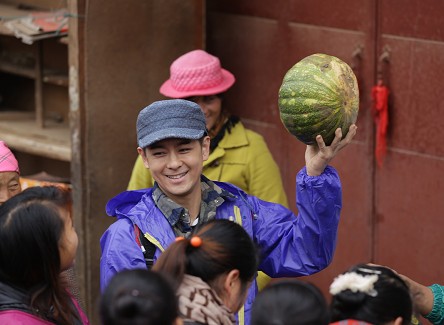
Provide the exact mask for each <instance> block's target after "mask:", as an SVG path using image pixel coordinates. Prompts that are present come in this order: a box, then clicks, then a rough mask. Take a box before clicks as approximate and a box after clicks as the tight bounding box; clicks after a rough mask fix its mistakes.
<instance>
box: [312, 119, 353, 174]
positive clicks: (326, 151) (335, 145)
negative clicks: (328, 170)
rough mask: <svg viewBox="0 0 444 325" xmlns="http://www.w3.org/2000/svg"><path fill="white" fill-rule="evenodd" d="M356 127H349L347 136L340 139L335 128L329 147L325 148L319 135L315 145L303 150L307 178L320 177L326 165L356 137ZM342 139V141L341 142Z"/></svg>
mask: <svg viewBox="0 0 444 325" xmlns="http://www.w3.org/2000/svg"><path fill="white" fill-rule="evenodd" d="M357 128H358V127H357V126H356V125H355V124H352V125H350V128H349V130H348V133H347V136H346V137H345V138H344V139H342V131H341V129H340V128H337V129H336V131H335V138H334V139H333V142H332V143H331V145H329V146H326V145H325V142H324V139H322V136H321V135H318V136H317V137H316V142H317V145H309V146H307V149H306V150H305V165H306V166H307V174H308V175H309V176H318V175H321V174H322V172H323V171H324V169H325V167H327V165H328V163H329V162H330V161H331V160H332V159H333V158H334V157H335V156H336V155H337V153H338V152H339V150H341V149H342V148H344V147H345V146H347V145H348V144H349V143H350V142H351V140H352V139H353V137H354V136H355V135H356V130H357ZM341 139H342V140H341Z"/></svg>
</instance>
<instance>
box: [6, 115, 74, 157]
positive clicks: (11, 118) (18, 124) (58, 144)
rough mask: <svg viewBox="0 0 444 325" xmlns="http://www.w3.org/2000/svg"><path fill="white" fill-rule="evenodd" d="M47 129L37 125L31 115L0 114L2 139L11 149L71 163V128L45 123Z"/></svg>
mask: <svg viewBox="0 0 444 325" xmlns="http://www.w3.org/2000/svg"><path fill="white" fill-rule="evenodd" d="M45 124H46V126H45V128H40V127H39V126H37V125H36V123H35V119H34V118H33V114H32V113H31V114H30V113H18V112H17V113H13V112H12V113H11V112H5V113H3V112H2V113H0V139H2V141H5V142H6V143H7V144H8V145H9V146H10V147H11V148H13V149H16V150H20V151H23V152H26V153H30V154H33V155H39V156H43V157H47V158H52V159H56V160H62V161H68V162H69V161H71V137H70V130H69V127H67V126H66V125H62V124H56V123H54V122H51V121H47V122H45Z"/></svg>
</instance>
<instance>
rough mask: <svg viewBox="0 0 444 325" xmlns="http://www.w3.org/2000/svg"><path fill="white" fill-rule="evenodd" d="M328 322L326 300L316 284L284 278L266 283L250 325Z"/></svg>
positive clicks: (254, 308)
mask: <svg viewBox="0 0 444 325" xmlns="http://www.w3.org/2000/svg"><path fill="white" fill-rule="evenodd" d="M292 324H298V325H328V324H329V314H328V307H327V302H326V300H325V298H324V296H323V295H322V293H321V291H320V290H319V289H318V288H317V287H315V286H314V285H313V284H310V283H307V282H302V281H299V280H295V279H294V280H283V281H279V282H275V283H273V284H270V285H269V286H267V287H266V288H265V289H264V290H262V291H261V292H260V293H259V294H258V295H257V297H256V300H255V301H254V304H253V309H252V311H251V325H292Z"/></svg>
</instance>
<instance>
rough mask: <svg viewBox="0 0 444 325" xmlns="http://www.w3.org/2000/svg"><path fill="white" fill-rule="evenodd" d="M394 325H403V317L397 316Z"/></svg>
mask: <svg viewBox="0 0 444 325" xmlns="http://www.w3.org/2000/svg"><path fill="white" fill-rule="evenodd" d="M393 324H394V325H402V317H396V319H395V321H394V322H393Z"/></svg>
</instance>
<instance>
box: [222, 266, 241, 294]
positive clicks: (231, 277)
mask: <svg viewBox="0 0 444 325" xmlns="http://www.w3.org/2000/svg"><path fill="white" fill-rule="evenodd" d="M239 275H240V273H239V270H237V269H234V270H231V271H230V272H228V274H227V277H226V278H225V281H224V289H225V291H227V292H228V293H230V292H231V291H232V290H233V288H234V286H235V285H236V283H237V281H238V280H239Z"/></svg>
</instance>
